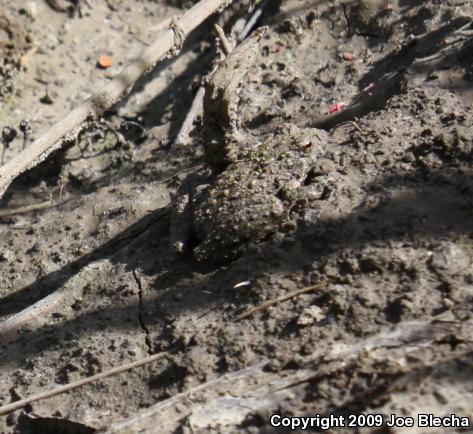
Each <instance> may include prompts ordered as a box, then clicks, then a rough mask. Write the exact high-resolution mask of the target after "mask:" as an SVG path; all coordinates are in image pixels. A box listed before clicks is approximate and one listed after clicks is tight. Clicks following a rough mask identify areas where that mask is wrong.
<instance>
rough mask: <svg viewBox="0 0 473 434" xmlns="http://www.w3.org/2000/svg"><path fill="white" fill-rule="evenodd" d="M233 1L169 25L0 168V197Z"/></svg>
mask: <svg viewBox="0 0 473 434" xmlns="http://www.w3.org/2000/svg"><path fill="white" fill-rule="evenodd" d="M232 1H233V0H201V1H200V2H198V3H197V4H196V5H194V6H193V7H192V8H190V9H189V10H188V11H187V12H186V13H184V14H183V15H182V16H181V18H179V19H178V20H175V21H173V22H172V23H171V27H170V28H169V29H168V30H166V31H165V32H163V33H161V34H160V35H159V36H158V37H157V38H156V40H155V41H154V42H153V43H152V44H151V45H150V46H149V47H146V48H145V49H144V50H143V52H142V54H141V56H140V57H139V58H138V59H136V60H134V61H133V62H131V63H130V64H129V65H128V66H126V67H125V69H123V71H122V72H121V73H120V74H118V75H117V76H116V77H115V78H114V79H113V80H112V81H110V82H109V83H108V84H107V85H106V86H105V87H104V88H103V90H102V91H99V92H97V93H96V94H95V95H93V96H92V97H90V98H88V99H87V100H86V101H85V102H83V103H82V104H81V105H80V106H79V107H77V108H75V109H74V110H72V111H71V112H70V113H69V114H68V115H67V116H66V117H65V118H64V119H62V120H61V121H59V122H58V123H57V124H56V125H54V126H53V127H52V128H51V129H50V130H49V131H47V132H46V133H45V134H44V135H43V136H42V137H40V138H39V139H37V140H36V141H35V142H34V143H33V144H32V145H31V146H30V147H29V148H28V149H27V150H25V151H22V152H20V153H19V154H18V155H16V156H15V157H14V158H13V159H11V160H10V161H9V162H8V163H6V164H5V165H4V166H2V167H1V168H0V198H1V197H2V196H3V194H4V193H5V191H6V189H7V188H8V186H9V185H10V184H11V182H12V181H13V180H14V179H15V178H16V177H17V176H18V175H20V174H21V173H23V172H25V171H26V170H29V169H31V168H33V167H35V166H37V165H38V164H39V163H41V162H42V161H44V160H45V159H46V158H47V157H48V156H49V155H50V154H51V153H52V152H53V151H55V150H57V149H60V148H61V147H62V146H63V143H62V141H61V139H62V138H63V137H64V136H65V135H66V134H75V133H77V130H80V129H81V125H83V124H84V123H85V122H86V121H87V120H90V119H97V118H98V117H100V116H101V115H102V114H103V113H104V112H105V111H106V110H107V109H109V108H110V107H111V106H112V105H114V104H115V103H116V102H117V101H118V100H119V99H121V98H122V97H123V96H124V95H126V94H128V93H129V92H130V90H131V89H132V87H133V85H134V84H135V82H136V81H137V80H138V79H139V78H140V77H141V76H142V75H144V74H145V73H146V72H147V71H150V70H151V69H152V68H153V67H154V66H155V65H156V63H157V62H158V61H159V60H160V59H162V58H163V57H164V56H165V55H166V54H168V55H175V54H177V52H178V51H179V49H180V48H181V46H182V42H183V40H184V38H185V37H186V36H187V35H188V34H189V33H190V32H191V31H192V30H194V29H195V28H197V27H198V26H199V25H200V24H201V23H202V22H203V21H204V20H205V19H207V18H208V17H209V16H210V15H212V14H213V13H214V12H216V11H217V10H219V9H220V8H223V7H225V6H226V5H228V4H229V3H231V2H232Z"/></svg>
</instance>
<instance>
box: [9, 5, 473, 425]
mask: <svg viewBox="0 0 473 434" xmlns="http://www.w3.org/2000/svg"><path fill="white" fill-rule="evenodd" d="M86 3H87V2H80V4H81V8H80V11H75V13H73V14H68V13H62V12H58V11H55V10H53V9H52V8H51V7H50V6H49V5H48V4H47V2H45V1H42V0H31V1H24V2H23V1H22V2H17V1H13V0H0V54H1V59H0V60H1V63H0V101H1V104H0V121H1V122H0V127H1V128H3V127H4V126H10V127H14V128H16V129H18V126H19V124H20V122H21V121H22V120H24V119H28V120H29V121H30V123H31V127H32V133H31V135H30V136H28V137H27V140H26V146H28V145H29V144H30V143H31V141H32V140H33V139H34V138H37V137H39V136H40V134H41V132H42V131H44V130H45V129H47V127H48V126H50V125H52V124H53V123H54V122H55V121H57V120H59V119H60V118H61V117H62V116H64V115H65V114H67V112H68V111H69V110H70V109H71V108H72V107H74V106H75V105H77V103H78V102H80V101H81V100H83V99H84V98H86V97H87V96H89V95H91V94H92V93H93V92H94V91H96V90H98V89H100V86H101V85H102V84H103V83H105V82H107V80H109V79H110V78H111V77H113V75H114V74H116V73H117V72H118V71H119V70H120V69H121V67H122V66H123V65H125V64H126V63H127V62H128V61H129V60H131V59H132V58H133V57H134V56H136V55H137V54H138V53H139V52H140V50H141V49H142V48H143V47H144V46H145V45H147V44H149V43H150V42H151V41H152V39H153V37H155V36H156V33H157V32H159V31H160V29H161V28H162V23H163V21H164V22H165V20H166V19H167V18H169V17H172V16H174V15H176V14H179V13H182V9H181V7H187V6H188V4H185V5H182V4H180V2H166V1H164V0H156V1H138V0H117V1H108V2H105V1H104V0H94V1H89V3H90V6H91V8H89V7H88V6H87V4H86ZM188 3H189V2H188ZM278 3H279V2H268V3H267V4H266V6H265V8H264V9H263V14H262V17H261V18H260V20H259V21H258V23H257V26H262V25H266V26H268V29H267V30H266V32H265V34H264V35H263V37H262V39H261V41H260V42H259V43H258V45H257V56H256V57H255V58H254V60H253V61H252V63H251V65H249V69H248V71H246V73H245V74H243V78H242V79H241V83H240V91H239V99H237V102H236V104H237V111H236V113H237V119H236V121H235V122H236V124H237V126H236V127H235V126H234V127H235V128H236V129H237V132H238V140H236V139H235V140H233V142H232V143H233V145H235V144H237V145H239V146H241V149H245V147H246V148H247V147H248V146H249V144H251V146H252V147H253V148H252V149H251V150H250V152H249V153H247V154H245V155H244V158H239V159H237V160H236V161H231V162H226V163H225V164H224V165H223V167H219V168H218V170H217V169H215V168H214V172H213V173H212V174H211V175H210V177H209V178H207V179H206V182H207V184H205V185H206V187H205V188H207V189H208V188H210V190H204V194H206V193H205V192H208V191H211V190H212V189H213V191H214V192H215V198H212V200H211V201H207V202H208V203H209V204H210V205H209V206H213V207H216V208H212V209H211V210H210V211H209V216H210V217H209V219H212V220H209V225H207V226H210V227H204V228H203V229H202V228H201V227H200V228H196V225H194V227H192V225H190V228H189V229H188V233H189V234H190V237H191V239H190V240H189V241H188V240H185V241H186V242H185V243H184V244H185V247H186V249H187V250H186V251H185V252H183V254H178V253H177V252H176V251H174V250H175V249H174V250H173V248H172V247H173V246H171V245H170V244H172V243H171V240H170V227H175V223H176V222H175V221H173V220H174V218H173V217H171V215H172V211H171V210H170V209H171V207H172V205H170V204H171V203H172V202H173V200H175V199H173V198H174V197H176V194H177V191H178V189H179V188H180V186H181V184H182V183H186V182H187V181H186V179H187V177H188V176H189V174H191V176H192V173H199V171H202V170H204V171H205V170H207V166H206V163H207V162H208V161H209V158H208V155H205V153H204V149H205V150H206V152H207V153H208V146H207V145H208V143H205V140H206V138H207V137H208V134H207V133H208V132H207V131H206V125H205V123H204V124H203V123H202V115H199V116H198V117H197V119H196V120H195V122H194V128H193V130H192V131H191V135H190V137H189V139H188V140H185V141H184V142H183V143H176V142H175V137H176V134H177V132H178V131H179V128H180V126H181V125H182V122H183V121H184V118H185V115H186V112H187V110H188V108H189V106H190V104H191V102H192V100H193V96H194V94H195V93H196V91H197V88H198V85H199V84H200V80H201V78H202V77H203V76H205V75H206V74H208V72H209V71H210V70H211V69H212V68H213V66H214V65H215V61H216V59H218V58H220V57H221V56H220V54H219V53H218V52H217V49H216V47H217V45H218V44H216V42H215V40H216V35H215V34H214V33H213V30H212V29H213V24H214V23H215V22H219V23H220V24H221V25H222V26H224V29H225V31H226V32H227V33H229V32H230V30H231V28H232V26H233V24H234V22H235V19H236V18H235V14H237V13H238V14H240V15H241V16H243V17H245V16H250V15H251V12H247V11H246V9H245V8H244V7H237V8H235V10H233V11H231V12H227V13H226V14H224V15H223V16H222V17H220V18H216V17H213V18H212V19H210V20H209V21H207V22H206V23H204V25H203V26H201V27H200V28H199V29H198V30H197V31H195V32H194V33H193V34H192V35H190V37H189V39H188V40H187V41H186V43H185V44H184V46H183V49H182V52H181V54H180V56H178V57H176V58H174V59H172V60H166V61H164V62H163V63H161V64H159V65H158V66H157V67H156V68H155V70H153V71H152V72H151V73H150V75H148V76H147V77H146V78H144V79H143V80H142V81H141V82H140V83H138V84H137V86H136V87H135V88H134V90H133V91H132V93H131V95H130V96H128V97H127V98H126V99H125V100H124V101H122V102H121V103H119V104H118V105H117V106H116V107H114V108H113V109H112V110H110V112H109V113H108V114H107V116H106V119H107V120H108V121H109V122H110V123H111V124H112V125H113V126H114V128H115V129H117V130H119V131H120V132H121V133H122V134H123V135H124V136H125V138H126V142H125V143H122V142H120V141H117V139H116V137H115V135H114V134H113V133H111V132H110V130H107V129H104V128H99V127H97V128H92V129H90V131H87V132H84V134H82V135H81V137H80V140H79V141H78V143H76V144H73V143H71V144H70V146H68V147H67V149H65V150H62V151H59V152H56V153H55V154H54V155H52V156H51V157H50V158H49V159H48V160H47V161H46V162H45V163H43V164H42V165H41V166H39V167H37V168H35V169H33V170H32V171H30V172H28V173H26V174H24V175H22V176H21V177H20V178H18V179H17V180H16V181H15V182H14V184H13V185H12V186H11V187H10V189H9V190H8V192H7V194H6V195H5V197H4V198H3V199H2V203H1V207H2V208H1V210H0V223H1V224H0V239H1V246H2V247H1V250H0V317H1V319H2V320H3V321H5V320H7V319H8V318H10V317H11V316H12V315H14V314H17V313H18V312H20V311H22V310H23V309H25V308H27V307H28V306H30V305H32V304H33V303H35V302H37V301H39V300H41V299H42V298H44V297H46V296H48V295H49V294H52V293H54V291H57V290H61V289H62V290H63V293H64V296H63V297H62V298H61V301H60V303H58V305H56V306H53V307H52V308H51V309H49V310H48V312H46V313H43V314H41V315H40V316H39V317H38V318H36V319H35V320H34V321H31V322H29V323H28V324H25V325H24V326H22V327H21V328H20V329H19V330H16V331H15V332H14V333H13V334H9V335H8V336H7V335H5V336H0V356H1V357H0V405H6V404H8V403H10V402H13V401H16V400H18V399H21V398H25V397H28V396H30V395H33V394H36V393H39V392H42V391H45V390H48V389H51V388H54V387H56V386H58V385H63V384H66V383H69V382H72V381H75V380H78V379H80V378H84V377H86V376H89V375H92V374H95V373H98V372H101V371H104V370H107V369H109V368H112V367H114V366H117V365H120V364H123V363H125V362H131V361H134V360H138V359H140V358H143V357H145V356H147V355H149V354H154V353H158V352H161V351H170V355H169V357H167V358H165V359H162V360H159V361H156V362H153V363H151V364H148V365H146V366H144V367H142V368H137V369H135V370H132V371H129V372H128V373H126V374H121V375H118V376H114V377H112V378H109V379H107V380H102V381H99V382H95V383H93V384H91V385H88V386H85V387H82V388H80V389H77V390H75V391H73V392H70V393H67V394H62V395H60V396H56V397H54V398H50V399H47V400H42V401H38V402H35V403H33V404H31V405H28V406H27V407H26V408H25V409H22V410H18V411H16V412H14V413H11V414H9V415H8V416H2V417H0V432H2V433H14V432H16V433H38V432H48V433H53V432H54V433H60V432H74V433H79V432H80V433H82V432H96V431H99V430H102V431H107V430H108V432H161V433H164V432H170V433H171V432H172V433H174V432H175V433H179V432H182V433H191V432H192V433H198V432H202V433H203V432H252V433H263V432H273V431H272V430H273V428H271V426H270V425H269V415H271V414H272V413H275V412H277V413H281V414H284V415H288V416H298V415H309V416H314V415H316V414H321V415H327V414H338V415H340V414H341V415H346V414H351V413H366V414H367V413H380V414H382V415H385V416H386V417H388V416H389V415H390V414H392V413H393V414H396V415H399V416H412V417H414V418H417V414H418V413H432V414H434V415H435V416H445V415H450V414H456V415H458V416H463V417H470V418H472V417H473V400H472V399H471V398H472V394H473V369H472V366H473V364H472V362H473V344H472V340H471V335H472V334H471V331H472V325H471V321H472V306H473V305H472V303H473V268H472V261H473V220H472V218H471V215H472V209H473V178H472V175H473V171H472V168H473V167H472V163H473V111H472V109H471V104H472V102H473V23H472V18H473V5H472V4H471V2H469V1H462V0H431V1H414V0H398V1H396V0H394V1H389V2H383V1H377V0H361V1H354V2H349V1H347V2H341V1H336V0H335V1H332V0H329V1H324V2H321V1H309V0H283V1H282V2H280V3H281V4H278ZM101 54H108V55H109V56H111V58H112V60H113V65H112V67H111V68H108V69H100V68H98V67H97V59H98V57H99V56H100V55H101ZM337 109H338V111H337ZM331 112H332V113H331ZM301 131H303V133H301ZM304 134H306V135H307V137H312V138H313V137H317V139H311V140H302V139H300V138H301V137H303V136H304ZM304 137H305V136H304ZM298 138H299V139H298ZM262 142H264V143H265V146H266V147H269V150H270V151H271V149H278V151H277V152H278V154H277V155H273V154H269V157H267V158H269V159H270V160H271V162H269V163H268V162H267V161H266V160H264V158H266V157H264V158H263V157H261V159H258V158H259V157H258V155H259V154H258V152H256V151H255V149H256V150H258V149H261V148H258V146H260V144H261V143H262ZM273 143H274V148H273V147H272V144H273ZM218 145H219V144H218V143H217V146H218ZM276 145H277V146H276ZM278 146H279V148H278ZM22 147H23V140H22V135H21V133H20V132H19V134H18V137H17V138H16V139H15V140H14V141H13V142H12V143H11V144H10V146H9V148H8V149H7V151H6V154H5V159H6V160H8V159H9V158H12V157H13V156H14V155H16V154H17V153H19V152H20V151H21V149H22ZM280 148H281V149H282V150H281V151H279V149H280ZM296 148H297V149H296ZM294 149H296V150H294ZM236 152H238V151H236ZM291 153H293V154H291ZM287 155H291V163H290V164H289V163H287V159H286V157H287ZM285 159H286V160H285ZM293 159H295V160H297V161H299V160H300V161H303V162H309V163H310V164H309V165H308V166H307V167H306V166H304V171H303V173H299V172H297V173H296V165H294V164H292V160H293ZM263 160H264V161H263ZM262 161H263V162H262ZM275 161H276V162H277V161H282V163H281V164H282V166H281V165H280V166H279V167H284V168H285V170H286V171H287V172H285V175H284V176H282V177H281V175H280V172H278V171H277V170H275V171H272V169H271V170H269V169H267V167H270V168H271V167H272V166H271V164H272V163H273V162H275ZM286 163H287V164H286ZM278 164H279V163H278ZM285 164H286V165H285ZM245 168H251V170H249V169H248V170H246V169H245ZM255 168H256V169H258V170H256V169H255ZM259 169H261V170H259ZM291 171H293V172H291ZM241 172H245V174H244V178H242V179H244V182H241V183H240V184H239V186H238V195H237V196H232V195H233V191H234V190H232V189H233V188H234V187H233V184H231V182H232V180H233V182H234V184H235V183H238V182H239V181H238V179H240V178H238V177H236V180H235V178H232V176H233V174H235V173H241ZM253 173H254V175H253ZM270 174H271V176H276V178H277V179H276V180H274V179H272V178H268V176H270ZM230 175H231V176H230ZM287 176H289V178H288V177H287ZM278 177H279V178H278ZM288 179H289V181H290V187H291V188H289V187H288V188H287V189H285V187H286V186H287V185H286V184H289V181H288ZM268 180H269V181H268ZM273 181H274V182H273ZM189 184H190V185H191V187H192V186H193V184H191V183H189ZM276 184H277V186H278V187H277V188H273V189H271V188H269V187H264V189H263V187H261V190H258V188H259V187H258V186H259V185H261V186H263V185H264V186H267V185H271V186H274V185H276ZM281 184H284V185H281ZM208 185H210V187H208ZM222 185H223V186H224V187H222ZM235 185H238V184H235ZM293 187H294V188H293ZM251 188H253V189H255V188H256V190H257V191H258V194H259V195H261V194H263V193H264V194H263V196H264V195H266V196H265V197H269V198H270V199H271V201H272V202H275V203H277V204H278V206H279V208H278V209H280V210H281V212H280V213H279V214H278V218H277V219H274V221H273V220H271V221H272V224H265V222H267V221H268V219H269V218H270V217H268V216H269V215H270V216H271V218H272V217H274V213H273V214H271V213H269V214H268V213H266V214H265V213H260V211H261V207H259V208H258V207H255V208H247V203H248V202H245V200H247V198H248V197H251V196H252V194H251V193H248V191H249V190H248V189H251ZM219 189H222V190H221V191H220V190H219ZM288 190H290V194H289V193H288V192H287V191H288ZM294 191H296V192H297V194H295V195H293V194H292V193H293V192H294ZM301 192H302V193H301ZM299 193H300V194H299ZM212 194H213V193H212ZM212 197H213V196H212ZM255 197H256V196H255ZM258 197H260V196H258ZM245 198H246V199H245ZM207 199H208V197H207V198H205V197H204V200H203V202H205V200H207ZM240 200H241V202H240ZM47 201H49V202H48V203H46V202H47ZM232 201H233V202H232ZM207 202H205V203H207ZM44 203H46V205H44V206H42V207H41V208H39V209H36V210H32V211H31V210H30V211H28V212H17V211H18V208H20V210H21V207H25V206H29V205H36V204H44ZM235 204H236V206H235ZM232 207H233V208H232ZM229 209H230V210H231V213H229V212H227V211H228V210H229ZM15 210H17V211H15ZM222 210H223V211H222ZM248 210H250V211H248ZM229 214H231V215H230V216H229ZM248 214H251V215H252V216H253V218H252V219H250V220H251V224H249V225H247V226H245V227H243V226H242V224H241V223H242V221H243V219H244V218H248ZM243 215H244V216H245V217H243ZM240 216H241V218H240ZM189 219H190V220H192V219H193V217H189ZM229 222H231V224H232V228H231V229H229V226H228V223H229ZM191 223H195V222H191ZM197 223H199V222H198V221H197ZM200 223H202V222H200ZM219 225H220V226H219ZM226 225H227V226H226ZM201 226H202V225H201ZM204 226H205V225H204ZM214 228H217V229H216V230H214ZM219 231H220V232H219ZM225 237H227V238H225ZM230 239H231V242H230V241H228V242H223V241H222V240H230ZM187 241H188V243H187ZM206 243H207V244H206ZM202 245H206V246H211V249H210V250H209V251H210V252H211V254H207V255H198V254H197V252H202V251H203V250H202V248H201V249H200V250H199V246H202ZM174 247H175V246H174ZM214 247H215V249H214ZM212 249H214V250H212ZM311 285H318V286H317V288H316V289H314V290H313V291H312V292H306V293H304V294H302V295H299V296H296V297H293V298H291V299H289V300H287V301H284V302H281V303H279V304H277V305H275V306H273V307H271V308H269V309H266V310H264V311H260V312H258V313H256V314H254V315H251V316H249V317H247V318H245V319H241V320H239V316H240V315H241V314H242V313H244V312H246V311H247V310H248V309H250V308H252V307H254V306H257V305H259V304H261V303H262V302H264V301H266V300H271V299H274V298H276V297H279V296H282V295H284V294H287V293H288V292H290V291H292V290H296V289H298V288H304V287H307V286H311ZM245 368H249V370H248V371H241V372H240V370H243V369H245ZM233 372H240V374H238V375H240V376H239V377H238V378H239V380H238V381H240V383H238V384H239V385H238V387H237V385H236V384H234V383H230V386H229V387H227V389H225V388H224V387H223V386H222V385H220V383H219V381H220V380H219V378H220V377H222V376H223V375H225V374H228V373H233ZM223 378H226V377H223ZM205 383H208V384H206V385H205V386H204V387H202V388H200V389H195V388H197V387H198V386H199V385H200V384H205ZM215 384H217V386H218V387H217V389H218V391H217V392H216V389H215V387H216V386H215ZM263 385H264V387H263ZM220 386H221V387H220ZM257 386H258V387H259V388H258V387H257ZM255 390H256V391H257V392H255ZM189 391H190V392H189ZM216 396H218V397H219V398H216ZM251 397H253V398H251ZM171 398H173V400H171ZM224 398H225V399H227V401H225V400H224ZM250 398H251V399H250ZM232 399H233V401H232ZM159 403H165V405H163V406H162V408H163V409H161V407H160V409H159V411H156V412H155V413H152V416H150V417H151V422H150V420H149V418H148V420H145V421H144V422H143V420H141V421H136V419H132V422H130V423H129V422H126V421H127V419H126V418H129V417H134V416H135V417H136V415H139V414H141V413H140V412H141V411H143V410H144V409H148V408H156V407H152V406H156V405H159ZM236 408H238V409H239V410H238V411H236V410H235V409H236ZM242 408H243V409H244V410H241V409H242ZM145 419H146V418H145ZM123 421H125V425H124V426H125V427H124V426H122V425H120V423H123ZM127 423H129V424H128V425H126V424H127ZM133 424H135V425H133ZM140 424H141V425H140ZM351 430H352V429H349V428H342V429H338V430H336V431H337V432H345V431H351ZM355 430H356V431H362V432H377V433H380V432H445V428H410V429H405V428H387V427H386V426H383V427H375V428H371V429H368V428H365V429H361V428H357V429H355ZM280 431H281V430H276V431H274V432H280ZM282 431H284V430H282ZM334 431H335V430H334ZM451 431H452V432H453V431H455V430H451ZM464 431H465V430H464Z"/></svg>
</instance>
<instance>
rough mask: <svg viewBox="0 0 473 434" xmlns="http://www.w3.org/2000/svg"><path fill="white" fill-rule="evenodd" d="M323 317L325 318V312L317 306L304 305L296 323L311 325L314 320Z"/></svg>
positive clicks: (316, 320)
mask: <svg viewBox="0 0 473 434" xmlns="http://www.w3.org/2000/svg"><path fill="white" fill-rule="evenodd" d="M323 319H325V314H324V312H323V310H322V309H321V308H320V307H319V306H315V305H312V306H309V307H306V308H305V309H304V310H303V311H302V313H301V315H300V316H299V319H298V320H297V324H298V325H300V326H302V327H305V326H308V325H311V324H313V323H315V322H320V321H322V320H323Z"/></svg>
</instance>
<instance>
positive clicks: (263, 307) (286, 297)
mask: <svg viewBox="0 0 473 434" xmlns="http://www.w3.org/2000/svg"><path fill="white" fill-rule="evenodd" d="M323 286H325V282H320V283H317V284H316V285H312V286H307V287H306V288H299V289H295V290H294V291H289V292H288V293H286V294H284V295H281V296H280V297H277V298H274V299H272V300H268V301H265V302H264V303H262V304H260V305H259V306H256V307H254V308H252V309H250V310H247V311H246V312H245V313H243V314H241V315H240V316H239V317H238V318H237V319H236V320H237V321H240V320H242V319H245V318H248V317H250V316H252V315H254V314H255V313H257V312H261V311H263V310H266V309H269V308H270V307H271V306H274V305H275V304H278V303H282V302H283V301H287V300H289V299H291V298H294V297H297V296H298V295H301V294H305V293H306V292H311V291H315V290H316V289H320V288H322V287H323Z"/></svg>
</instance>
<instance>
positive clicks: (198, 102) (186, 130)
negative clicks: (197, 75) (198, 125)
mask: <svg viewBox="0 0 473 434" xmlns="http://www.w3.org/2000/svg"><path fill="white" fill-rule="evenodd" d="M204 96H205V86H200V87H199V90H198V91H197V93H196V94H195V97H194V100H193V101H192V105H191V108H190V110H189V112H188V113H187V115H186V118H185V119H184V123H183V124H182V127H181V129H180V130H179V133H178V134H177V137H176V141H175V144H176V145H182V144H184V143H185V142H186V141H187V138H188V137H189V134H190V131H191V129H192V125H193V124H194V119H195V118H196V117H197V114H198V113H200V112H201V110H202V106H203V101H204Z"/></svg>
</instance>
